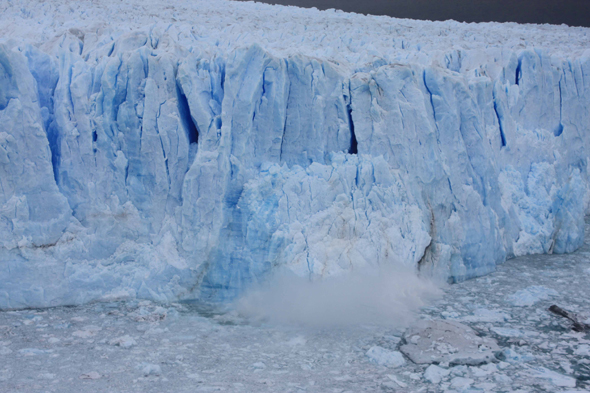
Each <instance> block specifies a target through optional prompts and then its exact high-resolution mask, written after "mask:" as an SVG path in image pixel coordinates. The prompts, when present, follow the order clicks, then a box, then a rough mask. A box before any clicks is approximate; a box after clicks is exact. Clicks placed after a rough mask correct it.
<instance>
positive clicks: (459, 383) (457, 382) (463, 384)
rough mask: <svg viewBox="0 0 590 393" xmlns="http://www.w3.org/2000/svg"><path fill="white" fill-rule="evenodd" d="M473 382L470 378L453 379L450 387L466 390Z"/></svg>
mask: <svg viewBox="0 0 590 393" xmlns="http://www.w3.org/2000/svg"><path fill="white" fill-rule="evenodd" d="M473 382H475V381H474V380H473V379H471V378H463V377H455V378H453V379H451V387H453V388H456V389H466V388H468V387H469V386H471V384H473Z"/></svg>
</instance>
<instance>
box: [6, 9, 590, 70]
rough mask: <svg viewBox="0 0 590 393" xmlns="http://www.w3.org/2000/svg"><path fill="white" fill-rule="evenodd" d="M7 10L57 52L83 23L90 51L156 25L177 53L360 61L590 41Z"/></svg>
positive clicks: (369, 21) (20, 29)
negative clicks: (253, 49) (240, 51)
mask: <svg viewBox="0 0 590 393" xmlns="http://www.w3.org/2000/svg"><path fill="white" fill-rule="evenodd" d="M0 11H1V15H0V37H4V38H8V37H10V38H15V39H19V40H21V39H22V40H24V41H26V42H28V43H31V44H33V45H35V46H40V47H42V48H43V49H47V50H48V51H50V50H53V49H54V47H55V45H57V44H58V42H57V41H58V37H62V36H63V34H64V33H67V32H68V31H70V32H71V31H72V30H73V32H74V33H75V34H78V35H80V36H83V37H84V47H83V54H84V55H88V54H91V53H92V52H93V51H96V50H97V49H98V48H100V47H101V46H104V45H105V44H108V43H110V42H112V41H113V40H116V39H118V38H119V37H121V36H124V35H126V34H129V33H131V32H138V31H141V32H145V33H147V34H150V32H152V31H155V34H156V37H154V36H151V37H150V40H151V42H150V44H151V45H153V46H156V45H160V44H163V45H164V46H165V47H166V48H168V50H170V51H171V52H174V51H177V50H178V51H182V50H189V51H194V50H199V51H203V52H204V53H205V54H207V55H214V54H220V53H229V52H231V51H233V50H235V49H237V48H240V47H244V46H250V45H252V44H259V45H261V46H263V47H264V49H265V50H267V51H268V52H269V53H271V54H272V55H274V56H280V57H282V56H290V55H293V54H304V55H306V56H309V57H316V58H319V59H324V60H329V61H332V62H335V63H339V64H342V65H344V66H346V67H349V68H351V69H353V70H354V69H356V68H358V67H362V66H363V65H365V64H366V63H371V62H374V61H378V60H380V59H383V60H385V61H386V62H388V63H393V62H396V61H404V62H406V61H413V62H419V63H423V64H430V63H431V62H433V61H440V60H441V59H440V58H438V57H440V56H441V55H442V57H443V58H442V60H444V55H446V54H447V53H448V51H449V50H450V49H455V48H456V49H462V50H471V49H478V50H483V51H485V52H487V53H491V56H498V53H497V52H495V51H494V49H496V50H500V53H501V52H502V51H510V50H522V49H525V48H539V49H540V48H543V49H545V50H548V51H550V52H551V53H552V54H555V55H560V56H565V55H567V56H572V55H580V54H582V53H583V52H584V51H587V50H589V49H590V48H589V44H590V29H588V28H583V27H568V26H566V25H562V26H552V25H521V24H517V23H483V24H482V23H480V24H476V23H471V24H468V23H459V22H456V21H445V22H431V21H419V20H410V19H396V18H390V17H386V16H371V15H369V16H365V15H360V14H354V13H345V12H342V11H339V10H327V11H318V10H316V9H306V8H299V7H289V6H274V5H268V4H262V3H254V2H240V1H224V0H194V1H173V2H161V1H155V0H147V1H142V2H138V1H125V2H122V1H116V0H104V1H89V0H81V1H72V0H54V1H35V0H7V1H6V2H5V3H4V5H0ZM160 36H163V38H164V39H163V40H162V43H160V42H159V41H160ZM480 60H484V61H487V60H489V59H480ZM478 65H479V64H478Z"/></svg>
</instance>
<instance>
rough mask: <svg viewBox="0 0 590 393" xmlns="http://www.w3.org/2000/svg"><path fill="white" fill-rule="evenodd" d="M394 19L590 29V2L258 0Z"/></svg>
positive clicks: (584, 0) (521, 0)
mask: <svg viewBox="0 0 590 393" xmlns="http://www.w3.org/2000/svg"><path fill="white" fill-rule="evenodd" d="M257 1H259V2H262V3H269V4H282V5H296V6H300V7H316V8H318V9H321V10H325V9H328V8H336V9H341V10H344V11H348V12H358V13H363V14H373V15H389V16H393V17H397V18H410V19H427V20H447V19H454V20H458V21H461V22H491V21H496V22H518V23H551V24H562V23H565V24H567V25H570V26H586V27H590V0H257Z"/></svg>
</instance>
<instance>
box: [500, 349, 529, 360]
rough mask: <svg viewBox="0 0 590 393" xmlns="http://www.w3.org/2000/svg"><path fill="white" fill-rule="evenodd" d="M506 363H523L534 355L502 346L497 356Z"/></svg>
mask: <svg viewBox="0 0 590 393" xmlns="http://www.w3.org/2000/svg"><path fill="white" fill-rule="evenodd" d="M499 357H500V358H501V359H502V360H504V361H506V362H508V363H523V362H530V361H533V360H535V356H534V355H531V354H527V353H523V354H519V353H518V352H516V351H515V350H513V349H511V348H504V349H503V350H502V352H501V353H500V356H499Z"/></svg>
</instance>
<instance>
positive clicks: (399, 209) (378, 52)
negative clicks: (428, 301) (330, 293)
mask: <svg viewBox="0 0 590 393" xmlns="http://www.w3.org/2000/svg"><path fill="white" fill-rule="evenodd" d="M1 7H2V10H1V12H0V37H3V38H1V39H0V175H1V176H0V283H1V284H0V308H18V307H29V306H31V307H32V306H34V307H37V306H50V305H58V304H77V303H84V302H88V301H91V300H96V299H105V298H119V297H141V298H149V299H153V300H157V301H164V302H165V301H172V300H176V299H180V298H187V297H190V298H193V297H194V298H201V299H204V300H217V301H224V300H229V299H233V298H235V297H236V296H238V295H240V294H241V293H242V292H243V291H244V290H245V289H247V288H248V287H249V286H250V285H252V284H253V283H256V282H259V281H262V280H264V279H265V278H266V277H267V276H268V274H269V273H270V272H272V271H277V270H287V271H290V272H293V273H295V274H297V275H300V276H306V277H309V278H310V279H312V280H315V279H321V278H323V277H327V276H330V275H338V274H346V272H348V271H350V270H352V269H358V268H362V267H367V266H369V267H374V266H400V267H402V266H403V268H404V269H407V267H410V268H412V269H415V270H416V271H417V272H418V271H420V272H421V273H422V274H428V275H433V276H436V277H440V278H443V279H447V280H450V281H455V280H463V279H466V278H470V277H474V276H478V275H482V274H485V273H488V272H490V271H492V270H494V268H495V266H496V265H497V264H499V263H502V262H503V261H505V260H506V259H507V258H510V257H512V256H515V255H523V254H529V253H549V252H559V253H563V252H571V251H573V250H575V249H576V248H578V247H579V246H580V245H581V244H582V242H583V230H584V221H583V218H584V214H585V213H588V212H590V192H589V190H590V186H589V177H588V175H589V169H590V167H589V165H590V163H589V159H588V152H589V151H590V132H589V131H590V77H589V76H588V75H590V50H588V49H586V48H587V44H588V36H587V34H588V33H589V32H590V31H589V30H588V29H584V28H569V27H567V26H534V25H529V26H520V25H516V24H479V25H477V24H460V23H456V22H452V21H449V22H436V23H435V22H421V21H409V20H397V19H393V18H387V17H368V16H362V15H354V14H345V13H341V12H334V11H326V12H319V11H316V10H303V9H298V8H294V7H278V6H268V5H262V4H254V3H234V2H226V1H221V0H220V1H191V2H187V3H179V4H176V5H170V6H168V5H163V4H159V3H155V2H154V3H152V2H141V3H134V2H126V3H125V4H121V3H120V2H114V1H113V2H111V1H102V2H100V4H96V3H94V2H89V1H76V2H71V1H69V0H61V1H54V2H44V3H37V2H35V1H16V0H13V1H9V2H7V3H6V4H4V5H2V6H1ZM19 26H27V27H26V29H24V28H22V27H19Z"/></svg>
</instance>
